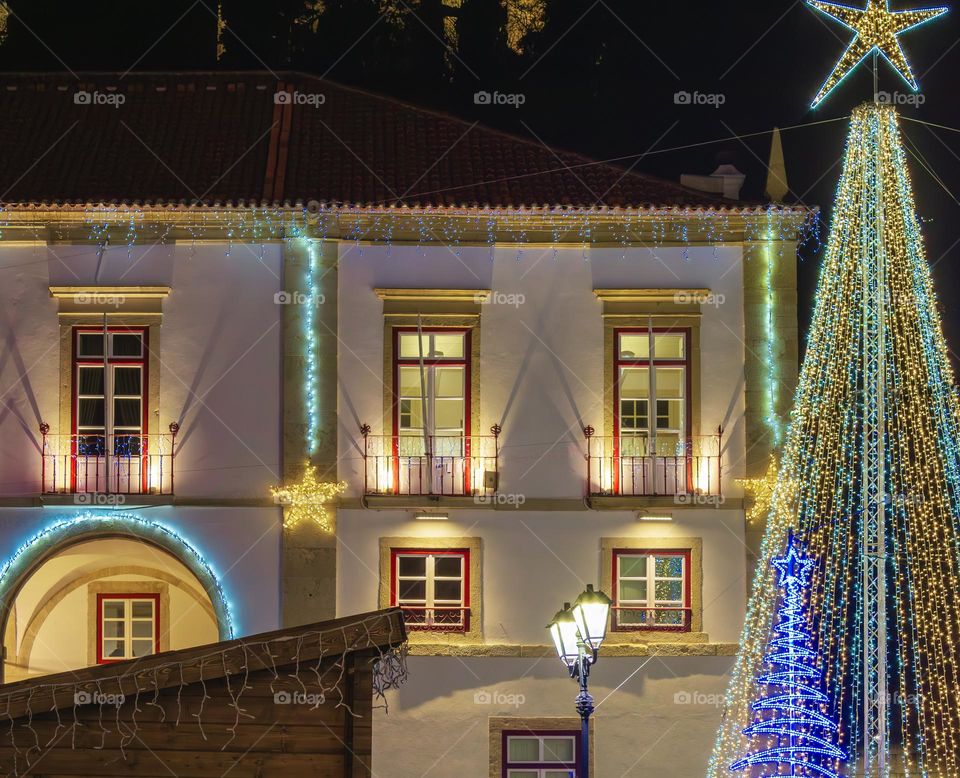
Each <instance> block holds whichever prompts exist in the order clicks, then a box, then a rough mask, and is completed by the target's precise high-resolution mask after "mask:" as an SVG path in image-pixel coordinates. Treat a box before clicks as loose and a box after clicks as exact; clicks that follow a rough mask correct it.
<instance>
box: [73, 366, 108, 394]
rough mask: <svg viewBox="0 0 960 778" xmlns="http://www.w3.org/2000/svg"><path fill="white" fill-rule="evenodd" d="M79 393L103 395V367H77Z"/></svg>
mask: <svg viewBox="0 0 960 778" xmlns="http://www.w3.org/2000/svg"><path fill="white" fill-rule="evenodd" d="M77 373H78V375H77V378H78V381H77V383H78V386H77V394H98V395H100V396H103V368H102V367H80V368H78V369H77Z"/></svg>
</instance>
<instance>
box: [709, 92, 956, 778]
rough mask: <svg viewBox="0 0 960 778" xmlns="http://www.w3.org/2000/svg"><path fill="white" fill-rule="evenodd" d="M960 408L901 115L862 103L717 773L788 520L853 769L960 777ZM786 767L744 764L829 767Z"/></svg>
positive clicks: (764, 638) (756, 657) (766, 636)
mask: <svg viewBox="0 0 960 778" xmlns="http://www.w3.org/2000/svg"><path fill="white" fill-rule="evenodd" d="M958 422H960V408H958V402H957V395H956V386H955V383H954V378H953V374H952V370H951V368H950V365H949V363H948V359H947V348H946V343H945V341H944V338H943V334H942V331H941V326H940V321H939V317H938V312H937V303H936V298H935V294H934V290H933V285H932V281H931V275H930V269H929V267H928V264H927V260H926V258H925V256H924V250H923V242H922V238H921V234H920V225H919V222H918V218H917V215H916V212H915V206H914V199H913V192H912V188H911V183H910V179H909V174H908V169H907V160H906V158H905V153H904V148H903V143H902V139H901V134H900V127H899V118H898V115H897V113H896V111H895V110H894V109H892V108H890V107H886V106H881V105H875V104H869V105H865V106H863V107H861V108H858V109H857V110H855V111H854V113H853V116H852V120H851V126H850V132H849V136H848V140H847V147H846V152H845V159H844V166H843V173H842V176H841V180H840V185H839V189H838V192H837V199H836V204H835V208H834V214H833V220H832V225H831V230H830V235H829V239H828V243H827V249H826V253H825V257H824V261H823V266H822V269H821V274H820V280H819V286H818V288H817V293H816V306H815V312H814V317H813V321H812V327H811V332H810V336H809V341H808V345H807V353H806V357H805V360H804V363H803V367H802V370H801V375H800V382H799V385H798V389H797V394H796V397H795V405H794V410H793V412H792V417H791V422H790V426H789V431H788V434H787V439H786V443H785V445H784V449H783V451H782V454H781V461H780V466H779V472H778V478H777V485H776V488H775V490H774V496H773V500H772V504H771V509H770V514H769V517H768V525H767V532H766V535H765V537H764V541H763V544H762V547H761V557H762V558H761V560H760V564H759V565H758V568H757V575H756V579H755V581H754V587H753V593H752V596H751V599H750V603H749V606H748V613H747V620H746V624H745V628H744V632H743V636H742V639H741V647H740V654H739V656H738V659H737V662H736V664H735V667H734V671H733V675H732V678H731V683H730V687H729V690H728V694H727V708H726V713H725V716H724V721H723V724H722V726H721V729H720V732H719V735H718V739H717V744H716V747H715V750H714V754H713V758H712V760H711V764H710V768H709V772H708V775H709V776H710V778H720V777H721V776H729V775H731V773H730V772H729V770H730V767H731V765H732V764H734V763H735V762H737V760H738V759H741V758H742V757H743V756H744V755H745V754H746V753H748V752H749V750H750V748H751V745H750V743H749V742H748V740H747V739H746V738H745V736H744V734H743V731H744V730H745V729H746V728H748V727H749V726H750V725H751V723H752V722H753V719H754V714H753V711H752V709H751V704H752V703H753V702H754V701H755V699H756V697H757V689H758V687H757V685H756V681H757V679H758V678H759V677H761V676H762V675H763V674H764V672H765V669H764V654H765V651H766V650H767V647H768V643H769V640H770V636H771V630H772V628H773V627H774V617H775V613H776V605H777V599H778V597H777V579H776V573H775V571H774V570H773V569H772V568H771V566H770V561H771V559H772V558H774V557H775V556H777V555H779V554H780V553H782V551H783V549H784V548H785V547H786V545H787V536H788V528H791V527H793V528H795V530H796V533H797V536H798V539H799V540H800V541H801V542H802V543H803V545H804V546H805V548H806V549H807V550H808V552H809V554H810V555H811V556H812V557H814V558H816V559H817V560H819V563H818V565H817V567H816V569H815V571H814V572H813V575H812V579H811V588H810V602H809V609H808V611H807V614H808V616H807V620H808V623H807V628H808V629H809V630H810V631H811V633H812V635H813V636H814V639H815V643H816V646H817V650H818V653H819V657H820V662H821V665H820V669H821V670H822V671H823V681H824V689H825V690H826V692H827V695H828V697H829V698H830V701H829V702H828V703H826V704H825V705H824V706H823V710H822V712H823V713H824V715H826V716H827V717H828V718H830V719H832V720H836V721H839V725H840V727H839V729H840V731H839V733H838V737H837V739H836V744H837V745H838V746H839V748H841V749H842V750H844V751H846V752H848V753H849V754H850V763H851V765H850V767H848V768H847V773H846V774H847V775H854V774H856V775H867V776H888V775H906V776H923V777H924V778H934V777H935V778H957V777H958V776H960V528H958V517H960V455H958V448H957V443H958V426H960V424H958ZM769 738H770V740H769V742H770V744H771V746H770V747H772V746H773V745H775V744H776V743H777V742H778V739H777V737H776V736H775V735H772V734H771V735H770V736H769ZM835 768H836V769H838V770H839V769H840V766H839V763H838V764H837V765H835ZM790 770H792V772H791V771H788V772H786V773H782V772H778V771H777V769H774V770H773V771H770V770H769V768H768V769H764V768H762V767H757V768H756V771H755V772H748V773H747V775H751V776H757V777H758V776H767V775H783V774H786V775H817V774H818V773H817V772H816V771H815V770H813V769H812V768H810V767H806V766H803V765H801V766H796V765H793V766H791V767H790ZM740 774H741V775H742V774H743V773H740Z"/></svg>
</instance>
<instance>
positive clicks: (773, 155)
mask: <svg viewBox="0 0 960 778" xmlns="http://www.w3.org/2000/svg"><path fill="white" fill-rule="evenodd" d="M789 191H790V186H789V185H788V184H787V163H786V161H785V160H784V158H783V143H782V142H781V140H780V128H779V127H774V128H773V142H772V143H771V145H770V163H769V164H768V165H767V188H766V191H765V192H764V195H765V196H766V197H768V198H770V202H772V203H782V202H783V199H784V198H785V197H786V196H787V192H789Z"/></svg>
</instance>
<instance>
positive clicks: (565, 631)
mask: <svg viewBox="0 0 960 778" xmlns="http://www.w3.org/2000/svg"><path fill="white" fill-rule="evenodd" d="M547 629H549V630H550V636H551V637H552V638H553V643H554V645H555V646H556V648H557V656H559V657H560V661H561V662H563V663H564V664H565V665H566V666H567V667H573V666H574V665H575V664H576V662H577V659H578V658H579V656H580V634H579V630H578V628H577V622H576V619H574V617H573V611H572V610H571V608H570V603H569V602H565V603H564V604H563V609H562V610H559V611H557V615H556V616H554V617H553V621H551V622H550V623H549V624H548V625H547Z"/></svg>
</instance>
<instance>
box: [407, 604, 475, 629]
mask: <svg viewBox="0 0 960 778" xmlns="http://www.w3.org/2000/svg"><path fill="white" fill-rule="evenodd" d="M399 607H400V610H402V611H403V622H404V624H405V625H406V627H407V629H408V630H411V629H412V630H430V631H432V632H467V631H469V629H470V608H465V607H463V606H461V605H432V606H430V607H429V608H428V607H426V606H424V605H400V606H399Z"/></svg>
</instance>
